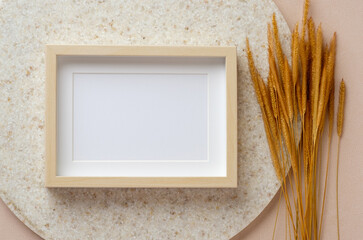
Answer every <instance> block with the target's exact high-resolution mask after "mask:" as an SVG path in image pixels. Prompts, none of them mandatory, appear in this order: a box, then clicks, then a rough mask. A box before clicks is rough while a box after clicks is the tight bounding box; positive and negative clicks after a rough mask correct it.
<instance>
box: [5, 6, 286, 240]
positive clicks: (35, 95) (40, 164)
mask: <svg viewBox="0 0 363 240" xmlns="http://www.w3.org/2000/svg"><path fill="white" fill-rule="evenodd" d="M81 2H83V1H23V2H22V3H20V2H19V1H4V2H2V3H1V4H0V13H1V14H0V22H1V28H0V46H1V49H0V51H1V52H0V56H1V57H0V66H1V68H0V96H1V97H0V129H1V131H0V197H1V198H2V199H3V200H4V202H5V203H6V204H7V205H8V206H9V208H10V209H11V210H12V211H13V212H14V213H15V214H16V216H17V217H18V218H19V219H21V220H22V221H23V222H24V223H25V224H26V225H27V226H28V227H30V228H31V229H32V230H33V231H35V232H36V233H37V234H39V235H40V236H41V237H43V238H45V239H62V240H66V239H229V238H231V237H232V236H234V235H235V234H237V233H238V232H240V231H241V230H242V229H243V228H244V227H246V226H247V225H248V224H249V223H250V222H251V221H252V220H253V219H254V218H256V216H257V215H258V214H259V213H260V212H261V211H262V210H263V209H264V208H265V206H266V205H267V204H268V203H269V201H270V200H271V199H272V197H273V196H274V194H275V193H276V191H277V189H278V188H279V186H278V182H277V180H276V177H275V173H274V170H273V167H272V164H271V161H270V158H269V150H268V146H267V143H266V139H265V133H264V128H263V123H262V119H261V113H260V110H259V107H258V104H257V101H256V98H255V95H254V91H253V87H252V85H251V81H250V77H249V73H248V65H247V59H246V52H245V38H246V37H247V36H248V37H249V39H250V43H251V47H252V49H253V52H254V54H255V59H256V64H257V67H258V69H259V70H260V71H261V72H262V75H263V76H264V77H265V76H266V75H267V71H268V63H267V37H266V29H267V22H268V21H270V20H271V15H272V13H273V12H275V13H276V14H277V20H278V23H279V29H280V35H281V38H282V42H283V44H282V45H283V48H284V49H285V50H288V48H289V42H290V41H289V35H290V32H289V29H288V26H287V24H286V22H285V21H284V19H283V17H282V16H281V14H280V12H279V11H278V9H277V7H276V6H275V4H274V3H273V2H272V0H261V1H257V0H256V1H252V0H250V1H249V0H245V1H243V0H241V1H212V0H209V1H207V0H205V1H184V0H175V1H160V0H153V1H141V0H137V1H101V0H100V1H87V3H86V1H84V2H85V3H81ZM45 44H93V45H95V44H97V45H98V44H100V45H166V46H169V45H170V46H181V45H191V46H237V55H238V148H239V149H238V168H239V169H238V188H237V189H47V188H45V187H44V173H45V167H44V165H45V146H44V145H45V137H44V136H45V129H44V116H45V54H44V53H45Z"/></svg>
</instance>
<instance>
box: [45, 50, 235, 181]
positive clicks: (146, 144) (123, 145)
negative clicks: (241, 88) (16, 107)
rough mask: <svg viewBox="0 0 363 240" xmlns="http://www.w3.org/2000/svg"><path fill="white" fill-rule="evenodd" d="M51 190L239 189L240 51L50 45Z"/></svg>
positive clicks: (48, 157) (48, 151)
mask: <svg viewBox="0 0 363 240" xmlns="http://www.w3.org/2000/svg"><path fill="white" fill-rule="evenodd" d="M46 77H47V79H46V93H47V97H46V104H47V107H46V181H45V185H46V187H147V188H154V187H194V188H196V187H198V188H204V187H206V188H222V187H229V188H231V187H237V63H236V48H235V47H162V46H70V45H48V46H47V47H46Z"/></svg>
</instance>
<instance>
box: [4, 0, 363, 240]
mask: <svg viewBox="0 0 363 240" xmlns="http://www.w3.org/2000/svg"><path fill="white" fill-rule="evenodd" d="M274 1H275V3H276V4H277V6H278V7H279V9H280V11H281V12H282V14H283V15H284V17H285V19H286V21H287V23H288V24H289V26H290V29H291V28H292V27H293V26H294V24H295V23H296V21H300V19H301V13H302V8H303V0H274ZM312 1H313V2H312V3H311V9H310V15H311V16H313V17H314V20H315V21H316V22H317V23H319V22H322V23H323V29H324V35H325V36H326V37H327V38H328V37H329V38H330V36H331V35H332V33H333V32H334V31H336V32H337V42H338V47H337V65H336V79H337V80H339V79H341V78H342V77H344V79H345V81H346V87H347V96H346V111H345V127H344V130H343V137H342V141H341V158H340V159H341V160H340V169H339V187H340V188H339V204H340V211H339V214H340V229H341V238H342V239H346V240H355V239H362V236H363V126H361V125H360V124H359V123H363V120H362V119H363V66H362V64H363V44H362V43H363V26H362V24H363V1H361V0H345V1H342V0H340V1H339V0H312ZM336 96H337V94H336ZM336 144H337V138H336V136H335V137H334V139H333V143H332V155H331V157H332V158H331V165H330V174H329V179H328V180H329V181H330V185H328V189H327V202H326V210H325V218H324V227H323V235H322V237H323V239H337V237H336V212H335V211H336V210H335V176H336V175H335V170H336ZM324 155H326V149H325V150H324V151H323V156H324ZM323 171H324V169H323ZM277 206H278V195H277V196H276V197H275V198H274V199H273V200H272V202H271V203H270V204H269V205H268V206H267V207H266V209H265V210H264V211H263V212H262V213H261V215H260V216H259V217H258V218H257V219H256V220H255V221H254V222H252V223H251V224H250V225H249V226H248V227H247V228H246V229H244V230H243V231H242V232H240V233H239V234H238V235H237V236H235V237H234V238H233V240H240V239H246V240H257V239H270V238H271V236H272V231H273V224H274V219H275V216H276V211H277ZM284 216H285V210H284V208H283V207H282V210H281V211H280V214H279V222H280V223H281V224H282V225H283V223H284ZM276 234H277V235H276V239H284V237H285V231H284V227H282V226H278V227H277V233H276ZM0 239H6V240H18V239H19V240H23V239H26V240H38V239H41V238H40V237H38V236H37V235H36V234H35V233H33V232H32V231H31V230H29V229H28V228H27V227H26V226H25V225H24V224H23V223H22V222H21V221H19V220H18V219H17V218H16V217H15V216H14V214H13V213H12V212H11V211H10V210H9V209H8V208H7V207H6V206H5V204H4V203H3V202H2V201H1V200H0Z"/></svg>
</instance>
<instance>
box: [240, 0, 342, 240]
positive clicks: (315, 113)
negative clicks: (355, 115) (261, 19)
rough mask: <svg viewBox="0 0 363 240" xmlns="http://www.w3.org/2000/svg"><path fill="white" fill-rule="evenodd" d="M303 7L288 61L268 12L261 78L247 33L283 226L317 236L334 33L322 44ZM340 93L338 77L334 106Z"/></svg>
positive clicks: (305, 235) (303, 236)
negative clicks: (278, 186)
mask: <svg viewBox="0 0 363 240" xmlns="http://www.w3.org/2000/svg"><path fill="white" fill-rule="evenodd" d="M308 9H309V1H308V0H306V1H305V7H304V14H303V20H302V27H301V31H300V33H299V26H298V24H296V27H295V29H294V31H293V34H292V42H291V64H289V62H288V60H287V56H286V55H285V54H284V53H283V51H282V47H281V43H280V39H279V34H278V26H277V22H276V18H275V15H273V17H272V25H270V24H269V25H268V30H267V37H268V61H269V68H270V71H269V75H268V78H267V80H266V81H264V80H263V79H262V77H261V76H260V74H259V73H258V71H257V69H256V67H255V64H254V60H253V56H252V52H251V49H250V44H249V41H248V39H246V45H247V57H248V63H249V69H250V74H251V79H252V82H253V86H254V89H255V93H256V97H257V101H258V103H259V105H260V108H261V112H262V119H263V122H264V126H265V131H266V137H267V141H268V145H269V148H270V152H271V158H272V163H273V167H274V169H275V172H276V176H277V178H278V180H279V181H280V183H281V189H282V190H281V191H282V192H281V194H282V195H283V196H284V199H285V202H286V207H287V214H288V216H287V217H288V219H289V220H288V223H287V224H288V225H287V226H288V227H286V228H289V229H290V230H291V232H292V235H293V237H294V239H304V240H305V239H306V240H307V239H320V238H321V227H322V223H323V214H324V206H325V195H326V184H327V176H328V169H329V168H328V166H329V158H330V157H329V156H330V154H328V159H327V161H326V164H327V167H326V173H325V182H324V195H323V199H322V202H323V204H322V207H321V208H320V209H318V206H319V204H318V203H319V201H320V200H321V199H319V197H318V196H317V191H318V189H317V186H318V182H317V181H318V179H319V178H318V174H320V173H319V169H320V168H321V166H319V164H321V162H322V161H321V160H322V159H321V156H320V154H319V151H320V147H321V142H322V133H323V130H324V125H325V118H326V117H328V119H329V139H328V146H329V150H328V151H329V152H330V145H331V138H332V128H333V119H334V88H335V87H334V85H335V83H334V64H335V56H336V53H335V49H336V35H335V33H334V35H333V37H332V38H331V41H330V44H329V45H324V42H323V32H322V27H321V25H319V26H318V28H317V29H316V27H315V23H314V20H313V19H312V18H309V19H308ZM265 82H267V84H266V83H265ZM342 88H343V90H342ZM344 93H345V87H344V82H342V85H341V91H340V100H339V106H343V103H344ZM342 99H343V100H342ZM342 109H343V107H339V115H338V121H337V122H338V135H339V137H340V136H341V132H342V125H343V110H342ZM327 113H328V114H327ZM299 137H300V138H299ZM299 139H300V141H299ZM338 149H339V148H338ZM338 156H339V155H338ZM290 166H291V171H290V172H289V171H288V170H289V169H290ZM286 173H287V174H286ZM287 181H290V184H287ZM287 186H291V190H292V191H291V192H292V194H289V193H288V189H287ZM319 216H320V219H319ZM290 230H289V232H290ZM338 232H339V224H338ZM290 234H291V233H290ZM338 235H339V233H338ZM290 237H291V235H290Z"/></svg>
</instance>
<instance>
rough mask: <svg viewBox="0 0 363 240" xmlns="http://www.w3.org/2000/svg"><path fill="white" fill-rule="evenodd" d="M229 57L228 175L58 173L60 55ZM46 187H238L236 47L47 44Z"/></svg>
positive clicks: (227, 86) (227, 61)
mask: <svg viewBox="0 0 363 240" xmlns="http://www.w3.org/2000/svg"><path fill="white" fill-rule="evenodd" d="M60 55H92V56H181V57H225V64H226V81H227V83H226V91H227V94H226V96H227V99H226V102H227V106H226V107H227V111H226V112H227V116H226V118H227V176H226V177H67V176H57V169H56V168H57V164H56V161H57V159H56V158H57V127H56V126H57V122H56V121H57V100H56V99H57V83H56V81H57V56H60ZM45 119H46V120H45V125H46V174H45V175H46V179H45V186H46V187H132V188H138V187H147V188H159V187H169V188H173V187H186V188H199V187H200V188H220V187H226V188H234V187H237V59H236V48H235V47H184V46H183V47H172V46H88V45H47V46H46V118H45Z"/></svg>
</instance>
